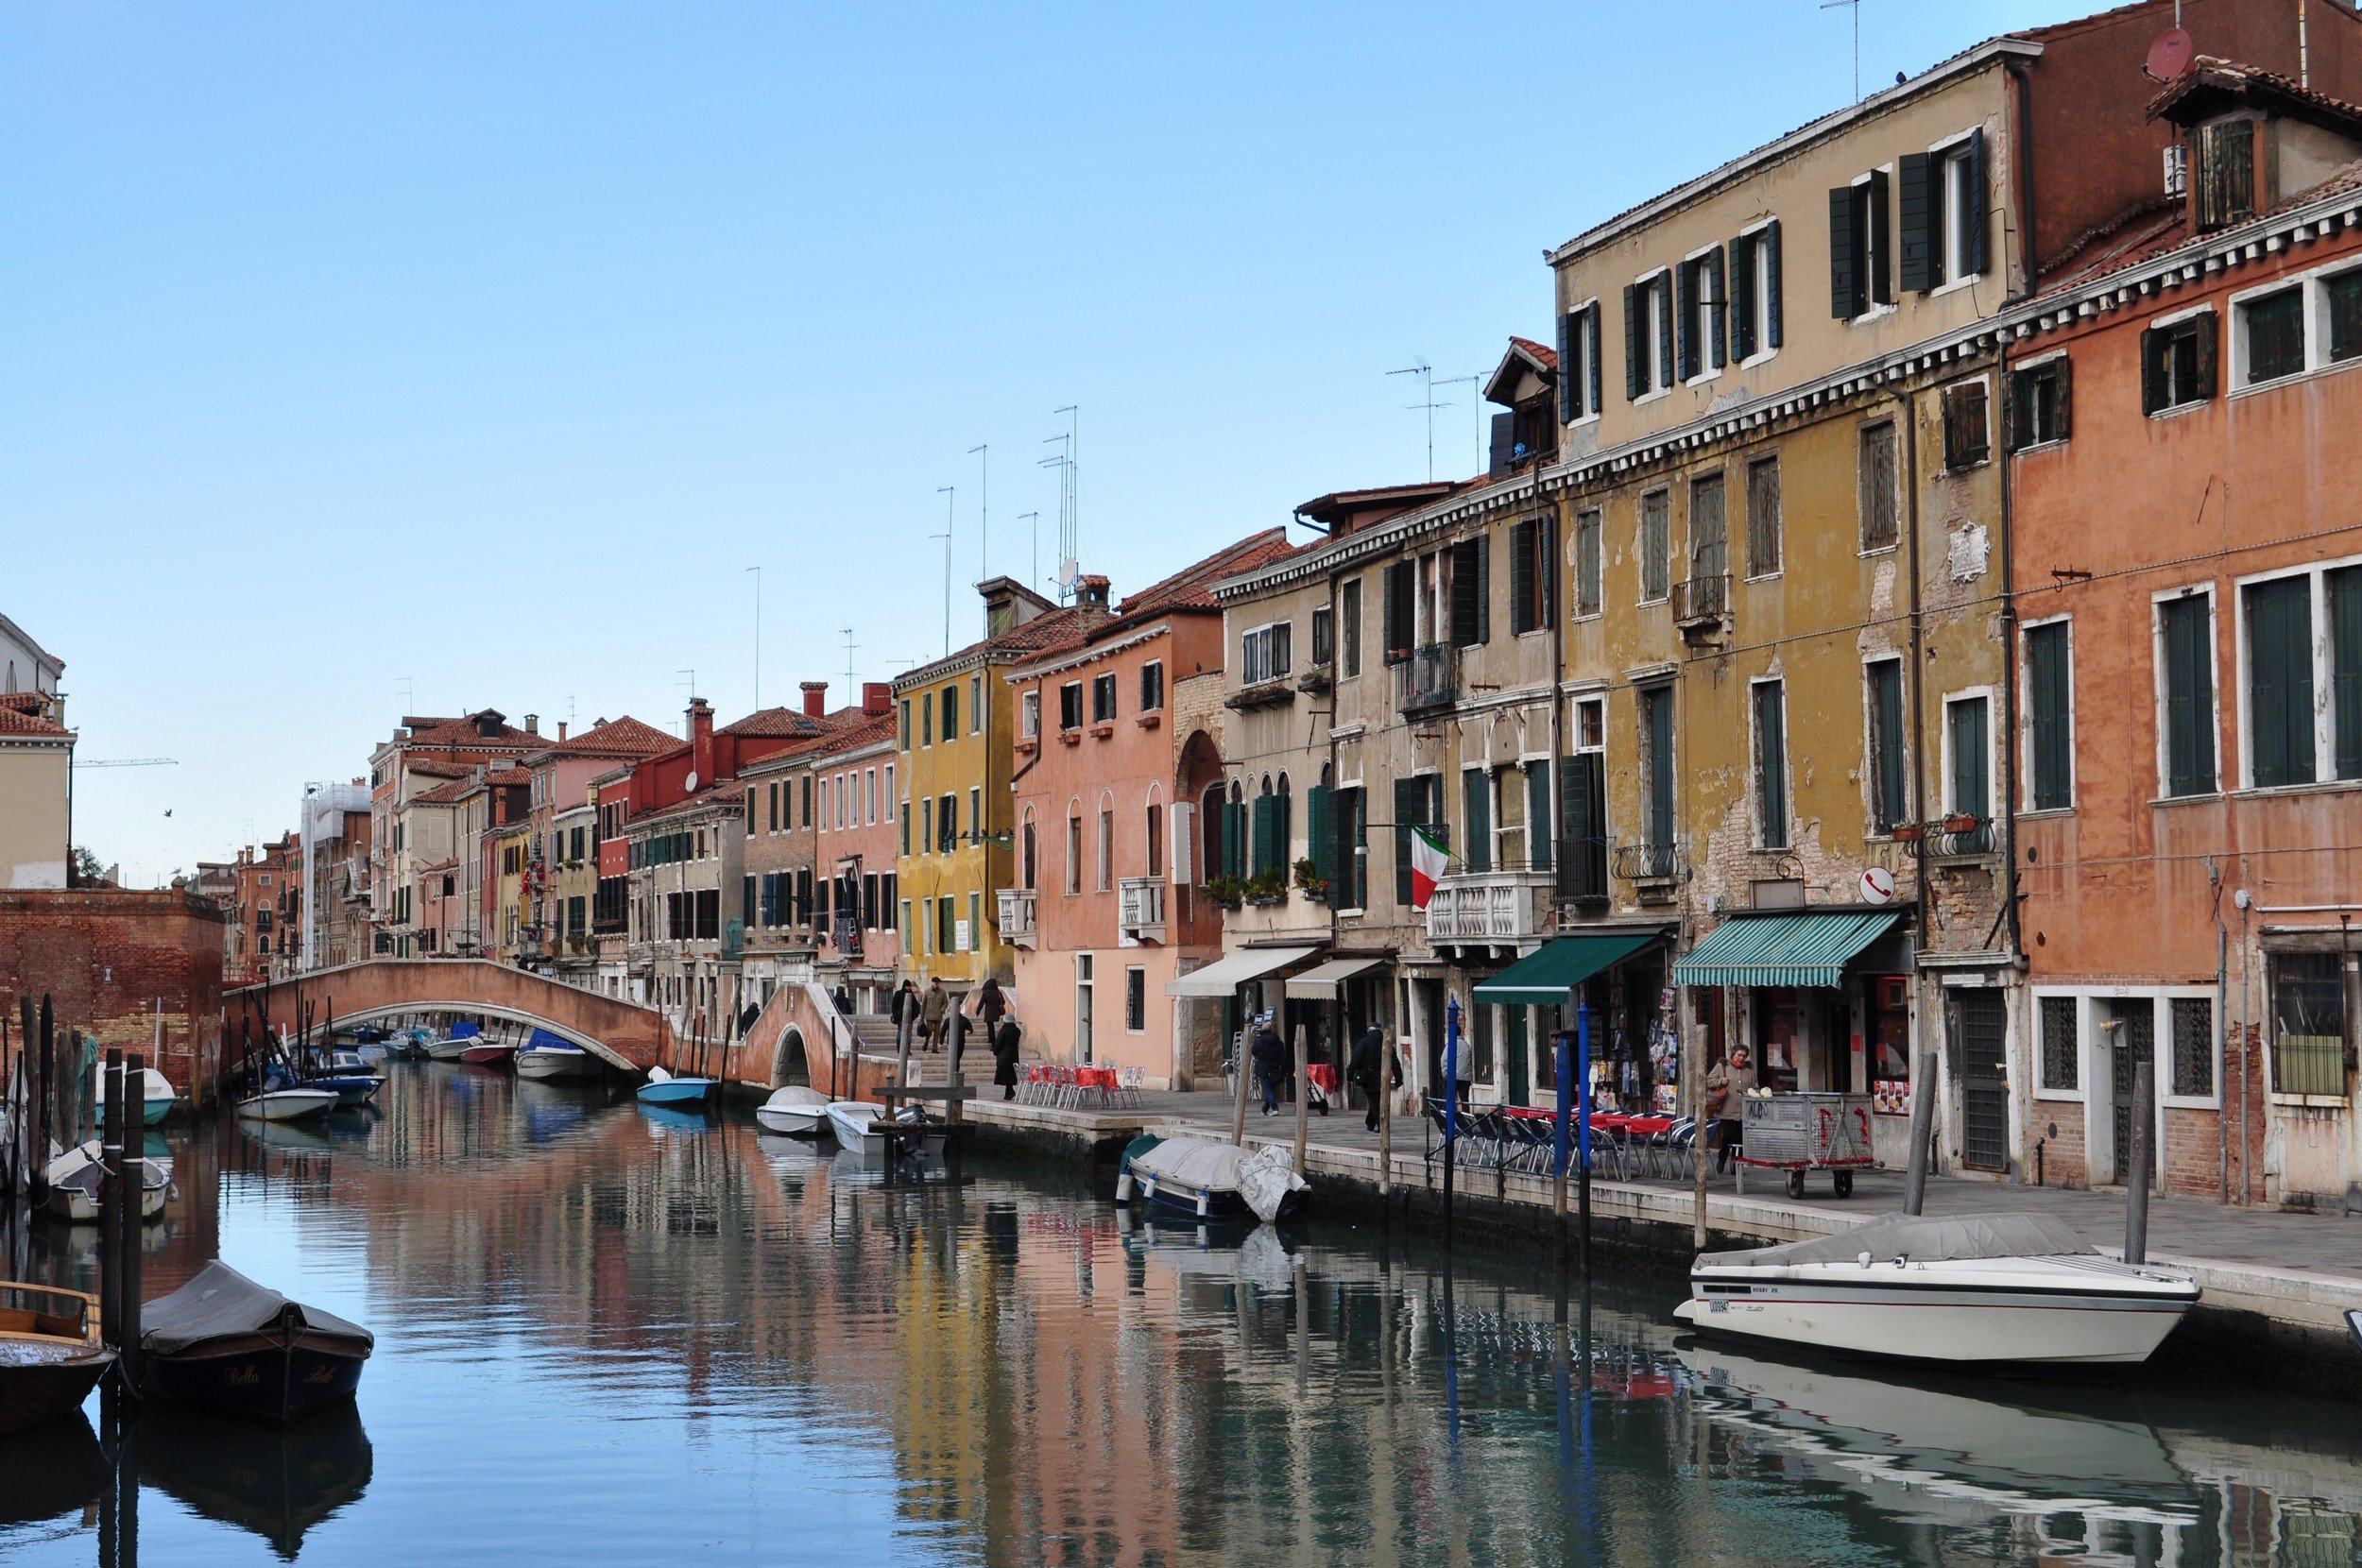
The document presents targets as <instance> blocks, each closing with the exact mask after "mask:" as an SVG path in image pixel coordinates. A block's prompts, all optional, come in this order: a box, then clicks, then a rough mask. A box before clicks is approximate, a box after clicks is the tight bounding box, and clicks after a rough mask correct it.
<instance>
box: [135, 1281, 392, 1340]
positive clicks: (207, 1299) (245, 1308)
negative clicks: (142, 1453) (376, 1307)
mask: <svg viewBox="0 0 2362 1568" xmlns="http://www.w3.org/2000/svg"><path fill="white" fill-rule="evenodd" d="M290 1306H292V1307H294V1308H295V1311H296V1315H297V1318H298V1320H299V1321H300V1322H302V1323H303V1325H304V1326H305V1327H307V1328H313V1329H317V1330H318V1331H319V1332H320V1333H322V1334H333V1335H338V1336H342V1337H344V1338H353V1339H358V1340H360V1341H361V1342H362V1343H363V1344H365V1345H368V1346H369V1347H371V1348H375V1346H376V1344H377V1337H376V1336H375V1335H373V1334H371V1333H370V1332H369V1331H368V1329H366V1328H363V1327H362V1326H361V1325H360V1324H359V1323H351V1322H347V1321H345V1320H344V1319H342V1318H339V1317H337V1316H336V1315H335V1314H334V1313H333V1312H322V1311H321V1310H320V1309H319V1308H318V1307H317V1306H305V1305H304V1304H302V1303H300V1302H290V1301H288V1300H287V1298H286V1297H284V1296H282V1295H281V1294H280V1293H279V1292H278V1291H276V1290H273V1289H271V1288H270V1287H267V1286H262V1285H257V1284H255V1283H254V1282H253V1281H252V1280H250V1279H248V1278H247V1277H246V1276H245V1275H244V1274H241V1273H239V1272H238V1271H237V1270H235V1269H232V1268H231V1267H230V1266H229V1265H228V1264H226V1263H223V1262H221V1261H220V1260H218V1259H216V1260H215V1261H214V1262H212V1263H209V1264H207V1265H206V1266H205V1267H204V1268H202V1269H200V1270H197V1277H196V1278H195V1279H193V1280H191V1281H189V1283H188V1284H186V1285H184V1286H182V1287H180V1289H178V1290H175V1291H174V1292H173V1293H172V1294H171V1295H169V1296H164V1297H161V1298H159V1299H158V1300H155V1301H152V1302H149V1303H148V1304H146V1305H145V1306H143V1307H142V1308H141V1309H140V1313H141V1321H142V1324H143V1326H144V1329H145V1332H144V1333H142V1334H141V1336H140V1343H141V1344H142V1345H143V1346H145V1348H146V1349H148V1350H151V1351H154V1352H156V1353H157V1354H159V1355H171V1354H172V1353H174V1352H175V1351H183V1350H187V1349H189V1348H190V1347H191V1346H193V1345H201V1344H203V1343H204V1342H205V1341H206V1340H208V1339H218V1338H222V1337H223V1336H225V1335H232V1334H255V1333H259V1332H261V1331H262V1330H264V1329H266V1328H268V1327H270V1326H271V1325H272V1324H273V1323H276V1322H277V1321H279V1315H280V1314H281V1313H282V1312H283V1311H285V1310H286V1309H287V1308H288V1307H290Z"/></svg>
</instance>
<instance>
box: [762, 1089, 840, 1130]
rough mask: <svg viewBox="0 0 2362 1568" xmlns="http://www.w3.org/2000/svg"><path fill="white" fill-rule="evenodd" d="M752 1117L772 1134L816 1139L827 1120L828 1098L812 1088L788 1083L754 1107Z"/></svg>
mask: <svg viewBox="0 0 2362 1568" xmlns="http://www.w3.org/2000/svg"><path fill="white" fill-rule="evenodd" d="M755 1120H757V1121H758V1122H761V1123H762V1126H763V1127H764V1128H765V1129H766V1130H767V1131H770V1132H773V1133H786V1134H787V1135H788V1136H790V1137H796V1138H816V1137H818V1136H819V1135H820V1133H822V1131H823V1130H824V1129H826V1127H827V1126H828V1122H829V1097H828V1096H827V1095H824V1094H821V1093H820V1092H819V1091H818V1090H815V1089H807V1088H803V1087H801V1086H799V1085H790V1086H789V1087H787V1088H784V1089H780V1090H779V1091H778V1092H776V1093H775V1094H773V1095H772V1096H771V1098H770V1099H766V1100H764V1101H763V1102H762V1104H761V1105H759V1106H757V1107H756V1108H755Z"/></svg>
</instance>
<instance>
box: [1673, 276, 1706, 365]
mask: <svg viewBox="0 0 2362 1568" xmlns="http://www.w3.org/2000/svg"><path fill="white" fill-rule="evenodd" d="M1698 270H1699V269H1698V264H1697V263H1695V262H1684V263H1682V264H1681V265H1680V266H1678V267H1676V268H1674V269H1673V299H1674V305H1673V363H1674V365H1675V366H1678V367H1679V369H1680V372H1681V379H1682V380H1684V381H1688V380H1689V379H1690V378H1692V377H1694V376H1695V375H1697V373H1698V370H1699V362H1700V360H1701V359H1702V358H1703V355H1704V352H1705V345H1704V344H1703V343H1701V342H1699V341H1698Z"/></svg>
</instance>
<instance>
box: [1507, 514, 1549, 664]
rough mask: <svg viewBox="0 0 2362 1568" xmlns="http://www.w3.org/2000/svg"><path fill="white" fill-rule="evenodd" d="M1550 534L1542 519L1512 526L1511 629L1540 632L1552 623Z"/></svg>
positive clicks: (1510, 529) (1510, 565) (1517, 632)
mask: <svg viewBox="0 0 2362 1568" xmlns="http://www.w3.org/2000/svg"><path fill="white" fill-rule="evenodd" d="M1549 594H1550V534H1549V528H1547V527H1546V526H1544V524H1543V523H1542V521H1541V520H1539V519H1536V518H1528V519H1525V520H1523V521H1519V522H1513V523H1511V524H1510V525H1509V629H1510V631H1511V632H1512V633H1513V634H1517V635H1522V634H1524V633H1526V632H1538V631H1541V630H1543V629H1544V628H1545V627H1547V626H1548V625H1549V623H1550V607H1549Z"/></svg>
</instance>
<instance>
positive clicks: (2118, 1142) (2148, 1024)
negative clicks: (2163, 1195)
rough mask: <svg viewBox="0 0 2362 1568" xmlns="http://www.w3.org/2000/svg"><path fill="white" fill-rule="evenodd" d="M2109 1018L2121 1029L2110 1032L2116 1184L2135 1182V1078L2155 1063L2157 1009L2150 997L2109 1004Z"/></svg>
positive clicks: (2110, 1107) (2110, 1122)
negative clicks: (2145, 1066)
mask: <svg viewBox="0 0 2362 1568" xmlns="http://www.w3.org/2000/svg"><path fill="white" fill-rule="evenodd" d="M2108 1017H2109V1021H2110V1022H2112V1023H2120V1024H2122V1025H2123V1026H2124V1027H2123V1028H2122V1029H2112V1030H2110V1031H2108V1040H2109V1045H2108V1088H2109V1094H2110V1099H2109V1105H2108V1110H2109V1117H2108V1121H2109V1127H2110V1130H2111V1131H2112V1132H2113V1133H2114V1138H2115V1148H2114V1150H2112V1155H2113V1158H2114V1169H2115V1175H2114V1181H2115V1185H2118V1186H2122V1185H2125V1184H2126V1183H2127V1182H2129V1181H2131V1179H2132V1077H2133V1074H2134V1072H2135V1071H2136V1070H2137V1069H2138V1067H2139V1065H2140V1064H2141V1063H2142V1062H2143V1061H2144V1060H2153V1059H2154V1058H2153V1056H2152V1052H2154V1050H2155V1049H2156V1045H2157V1009H2156V1006H2155V1004H2153V1003H2151V1002H2150V1001H2149V1000H2148V998H2147V997H2142V998H2141V999H2139V1000H2137V1001H2114V1002H2110V1003H2109V1004H2108Z"/></svg>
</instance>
